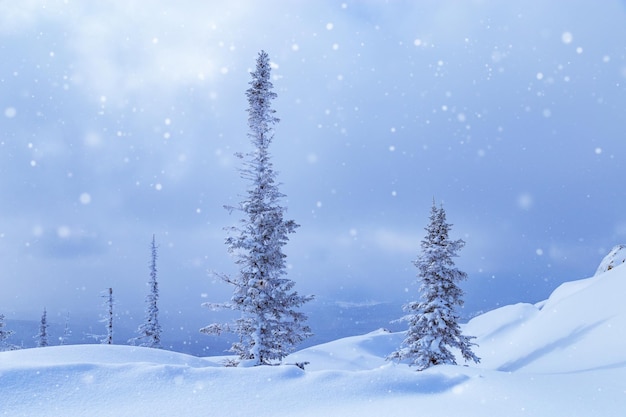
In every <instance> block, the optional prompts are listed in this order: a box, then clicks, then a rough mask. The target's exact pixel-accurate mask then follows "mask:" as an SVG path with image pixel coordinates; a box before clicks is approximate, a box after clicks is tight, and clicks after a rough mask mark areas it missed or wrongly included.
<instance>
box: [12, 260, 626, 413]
mask: <svg viewBox="0 0 626 417" xmlns="http://www.w3.org/2000/svg"><path fill="white" fill-rule="evenodd" d="M625 268H626V266H617V267H615V268H614V269H612V270H610V271H608V272H605V273H602V274H600V275H597V276H595V277H593V278H589V279H585V280H580V281H574V282H570V283H567V284H564V285H562V286H560V287H559V288H557V289H556V290H555V291H554V292H553V294H552V295H551V296H550V298H549V299H548V300H546V301H545V302H543V303H539V304H538V305H530V304H517V305H511V306H506V307H503V308H500V309H497V310H494V311H491V312H488V313H486V314H483V315H481V316H479V317H476V318H474V319H473V320H472V321H470V322H469V323H468V324H467V325H465V326H464V329H465V333H466V334H469V335H475V336H477V339H476V342H477V343H478V344H479V347H477V348H476V350H475V353H476V354H477V355H478V356H479V357H481V358H482V362H481V363H480V364H477V365H470V366H438V367H434V368H430V369H428V370H426V371H423V372H416V371H415V370H414V369H412V368H409V367H407V366H406V365H399V364H395V363H389V362H387V361H385V359H384V358H385V356H386V355H387V354H389V353H390V352H391V351H392V350H393V349H395V348H396V347H397V346H398V344H399V343H400V341H401V340H402V334H392V333H388V332H386V331H383V330H379V331H375V332H373V333H370V334H367V335H363V336H358V337H351V338H346V339H341V340H337V341H334V342H331V343H327V344H323V345H319V346H315V347H311V348H308V349H305V350H302V351H300V352H297V353H295V354H293V355H292V356H291V357H289V358H288V359H287V360H286V362H288V363H293V362H296V361H308V362H310V364H309V365H308V366H307V367H306V370H304V371H303V370H301V369H299V368H298V367H296V366H280V367H255V368H224V367H222V366H221V361H222V358H197V357H193V356H188V355H183V354H179V353H174V352H168V351H161V350H152V349H147V348H137V347H130V346H105V345H77V346H59V347H48V348H39V349H25V350H19V351H12V352H1V353H0V386H1V387H2V388H1V390H0V416H134V417H136V416H320V415H324V416H381V415H423V416H429V417H436V416H459V415H462V416H508V417H511V416H534V417H537V416H549V417H554V416H568V417H572V416H586V417H587V416H603V417H607V416H623V415H624V413H625V410H626V303H625V302H624V297H625V296H626V269H625Z"/></svg>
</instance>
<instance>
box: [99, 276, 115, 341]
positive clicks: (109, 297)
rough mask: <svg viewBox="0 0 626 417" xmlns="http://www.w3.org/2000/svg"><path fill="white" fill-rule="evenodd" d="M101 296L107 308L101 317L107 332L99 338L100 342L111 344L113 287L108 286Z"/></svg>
mask: <svg viewBox="0 0 626 417" xmlns="http://www.w3.org/2000/svg"><path fill="white" fill-rule="evenodd" d="M102 298H104V299H105V301H104V305H105V307H106V309H107V312H106V316H105V317H104V318H103V319H102V322H104V324H105V327H106V331H107V333H106V336H104V337H103V338H102V339H101V340H100V343H102V344H105V345H112V344H113V304H114V300H113V288H109V289H108V290H106V293H105V295H103V296H102Z"/></svg>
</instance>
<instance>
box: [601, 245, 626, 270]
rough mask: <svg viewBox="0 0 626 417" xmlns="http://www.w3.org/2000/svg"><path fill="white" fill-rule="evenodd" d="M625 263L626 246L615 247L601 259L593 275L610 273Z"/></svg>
mask: <svg viewBox="0 0 626 417" xmlns="http://www.w3.org/2000/svg"><path fill="white" fill-rule="evenodd" d="M625 261H626V245H617V246H614V247H613V249H611V251H610V252H609V254H608V255H606V256H605V257H604V259H602V262H600V266H598V269H597V270H596V273H595V275H599V274H601V273H603V272H606V271H610V270H611V269H613V268H615V267H617V266H620V265H622V264H623V263H624V262H625Z"/></svg>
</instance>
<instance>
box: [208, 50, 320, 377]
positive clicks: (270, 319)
mask: <svg viewBox="0 0 626 417" xmlns="http://www.w3.org/2000/svg"><path fill="white" fill-rule="evenodd" d="M270 71H271V68H270V62H269V56H268V55H267V53H266V52H265V51H261V52H260V53H259V55H258V58H257V62H256V70H255V71H254V72H252V73H251V76H252V81H250V88H249V89H248V90H247V91H246V96H247V98H248V104H249V108H248V126H249V128H250V133H249V134H248V136H249V137H250V139H251V142H252V144H253V146H254V151H253V152H251V153H249V154H248V155H247V160H246V162H245V163H244V168H243V169H242V170H241V177H242V178H243V179H245V180H247V181H249V183H250V186H249V188H248V190H247V195H246V197H245V198H244V200H243V201H242V202H241V203H240V204H239V206H238V207H236V208H233V207H227V208H228V209H230V210H231V211H232V210H233V209H237V210H240V211H241V212H243V214H244V219H242V220H241V226H240V227H232V228H231V229H230V235H231V236H229V237H228V238H227V239H226V244H227V246H228V250H229V252H231V253H234V254H235V256H236V257H237V261H236V263H237V265H238V266H239V272H238V274H237V275H236V276H234V277H230V276H226V275H219V276H220V278H222V279H223V280H224V281H225V282H227V283H229V284H231V285H233V286H234V291H233V296H232V297H231V300H230V302H227V303H222V304H213V303H205V304H204V305H205V306H207V307H209V308H212V309H216V308H217V309H231V310H236V311H239V312H240V314H241V315H240V317H239V318H238V319H236V320H235V321H234V322H233V323H226V324H211V325H209V326H207V327H204V328H202V329H200V331H201V332H202V333H206V334H220V333H221V332H223V331H228V332H233V333H235V334H236V335H238V336H239V341H238V342H236V343H234V344H233V345H232V347H231V351H232V352H233V353H235V354H237V355H238V356H239V358H240V359H241V360H250V361H251V362H252V363H253V364H255V365H267V364H275V363H280V362H281V361H282V359H283V358H284V357H285V356H287V355H288V354H289V353H291V352H292V351H293V349H294V347H295V346H296V345H297V344H299V343H300V342H302V341H303V340H304V339H306V338H307V337H309V336H311V330H310V328H309V326H307V325H306V324H305V322H306V320H307V317H306V315H305V314H303V313H302V312H300V311H298V310H297V309H298V308H299V307H301V306H302V305H303V304H304V303H306V302H308V301H310V300H311V299H312V298H313V297H312V296H301V295H298V293H297V292H296V291H294V289H293V287H294V282H293V281H291V280H289V279H287V278H286V277H285V275H286V265H285V257H286V255H285V254H284V253H283V250H282V248H283V246H284V245H285V244H286V243H287V241H288V240H289V239H288V235H289V234H290V233H293V232H294V231H295V230H296V228H297V227H298V225H297V224H296V223H295V222H294V221H293V220H285V219H284V218H283V214H284V213H285V211H286V209H285V208H284V207H283V206H281V205H280V203H279V200H280V199H281V198H282V197H284V195H283V194H282V193H281V192H280V191H279V190H278V184H277V183H276V172H275V171H274V169H273V167H272V163H271V161H270V153H269V145H270V143H271V141H272V139H273V137H274V130H273V125H274V124H276V123H277V122H278V121H279V120H278V118H276V117H275V116H274V112H275V110H273V109H272V107H271V102H272V100H273V99H275V98H276V93H274V92H273V91H272V88H273V85H272V82H271V81H270ZM240 157H243V156H241V155H240Z"/></svg>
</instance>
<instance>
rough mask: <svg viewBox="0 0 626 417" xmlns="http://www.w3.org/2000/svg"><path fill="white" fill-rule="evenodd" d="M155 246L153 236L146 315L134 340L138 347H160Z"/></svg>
mask: <svg viewBox="0 0 626 417" xmlns="http://www.w3.org/2000/svg"><path fill="white" fill-rule="evenodd" d="M156 260H157V245H156V239H155V237H154V235H152V246H151V256H150V280H149V281H148V287H149V289H148V295H146V313H145V317H144V322H143V323H142V324H141V325H140V326H139V329H138V330H137V332H138V333H139V336H137V337H136V338H135V339H134V340H140V341H142V342H141V343H140V344H139V346H146V347H151V348H160V347H161V325H160V324H159V307H158V305H157V302H158V300H159V283H158V282H157V267H156Z"/></svg>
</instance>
